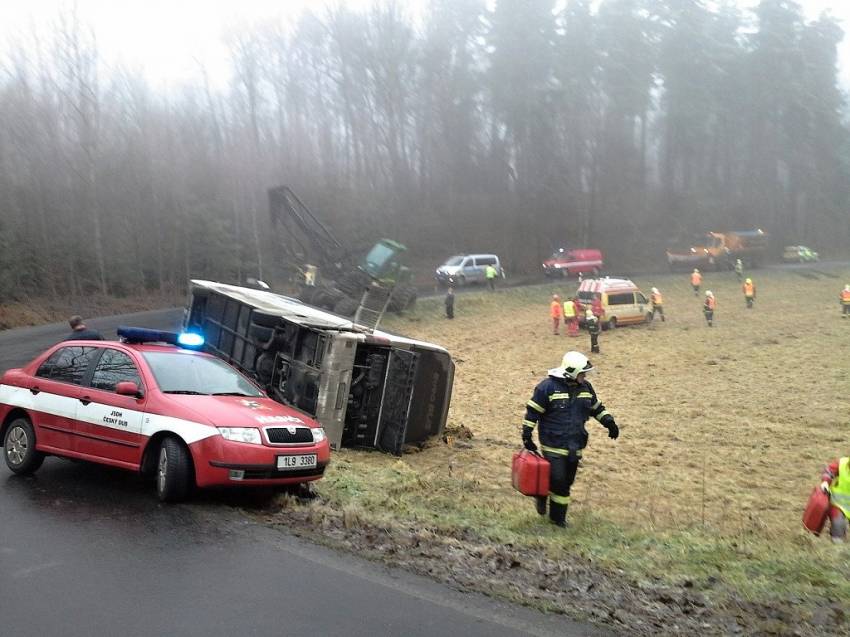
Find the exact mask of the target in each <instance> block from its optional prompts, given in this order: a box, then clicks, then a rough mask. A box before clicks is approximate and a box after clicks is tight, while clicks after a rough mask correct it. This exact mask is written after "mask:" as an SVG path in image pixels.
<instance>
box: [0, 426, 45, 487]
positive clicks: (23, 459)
mask: <svg viewBox="0 0 850 637" xmlns="http://www.w3.org/2000/svg"><path fill="white" fill-rule="evenodd" d="M3 450H4V454H3V455H4V456H5V457H6V465H7V466H8V467H9V469H11V470H12V472H13V473H18V474H25V473H32V472H33V471H36V470H37V469H38V468H39V467H40V466H41V463H42V462H44V454H43V453H41V452H40V451H36V448H35V430H34V429H33V427H32V424H31V423H30V421H29V420H27V419H26V418H16V419H15V420H13V421H12V422H11V423H9V427H8V429H6V436H5V437H4V439H3Z"/></svg>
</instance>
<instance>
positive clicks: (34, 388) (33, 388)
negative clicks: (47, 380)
mask: <svg viewBox="0 0 850 637" xmlns="http://www.w3.org/2000/svg"><path fill="white" fill-rule="evenodd" d="M40 391H41V390H40V389H39V388H38V387H30V393H31V394H32V395H33V396H35V395H36V394H38V393H39V392H40Z"/></svg>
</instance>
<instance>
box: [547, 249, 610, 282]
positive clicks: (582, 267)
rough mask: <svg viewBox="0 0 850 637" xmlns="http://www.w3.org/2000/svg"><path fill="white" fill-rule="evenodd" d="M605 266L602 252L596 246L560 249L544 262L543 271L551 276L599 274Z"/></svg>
mask: <svg viewBox="0 0 850 637" xmlns="http://www.w3.org/2000/svg"><path fill="white" fill-rule="evenodd" d="M603 267H604V263H603V262H602V252H601V251H599V250H596V249H594V248H575V249H573V250H565V249H564V248H560V249H558V250H557V251H556V252H554V253H553V254H552V256H551V257H549V258H548V259H546V260H545V261H544V262H543V273H544V274H545V275H546V276H549V277H559V276H560V277H568V276H578V275H579V274H591V275H593V276H598V275H599V273H600V272H601V271H602V268H603Z"/></svg>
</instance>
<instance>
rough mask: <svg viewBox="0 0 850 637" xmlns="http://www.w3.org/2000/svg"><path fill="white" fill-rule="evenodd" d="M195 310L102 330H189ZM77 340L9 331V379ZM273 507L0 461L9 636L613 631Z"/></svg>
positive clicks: (109, 322)
mask: <svg viewBox="0 0 850 637" xmlns="http://www.w3.org/2000/svg"><path fill="white" fill-rule="evenodd" d="M181 316H182V313H181V310H160V311H154V312H144V313H139V314H134V315H125V316H121V317H110V318H103V319H96V320H91V321H89V323H88V324H89V326H90V327H94V328H97V329H99V330H101V332H102V333H103V334H104V336H106V337H107V338H109V337H114V334H115V328H116V327H117V326H118V325H121V324H131V325H138V326H143V327H152V328H158V329H169V328H172V327H176V326H177V325H178V324H179V322H180V319H181ZM67 332H68V329H67V325H64V324H54V325H46V326H41V327H36V328H24V329H18V330H9V331H5V332H0V370H6V369H8V368H10V367H15V366H19V365H21V364H23V363H25V362H27V361H28V360H30V359H31V358H33V357H34V356H35V355H36V354H38V353H39V352H40V351H42V350H43V349H45V348H46V347H48V346H49V345H51V344H53V343H55V342H57V341H59V340H61V339H62V337H63V336H64V335H65V334H66V333H67ZM268 504H269V502H268V500H264V497H263V496H262V495H256V494H252V493H250V492H244V491H209V492H202V493H200V494H198V495H197V496H196V497H195V498H194V499H193V500H192V501H191V502H189V503H186V504H181V505H163V504H160V503H159V502H158V501H157V499H156V496H155V492H154V488H153V484H151V483H148V482H145V481H143V480H142V479H141V478H140V477H139V476H137V475H135V474H132V473H129V472H124V471H120V470H117V469H111V468H106V467H100V466H97V465H91V464H87V463H79V462H70V461H67V460H62V459H59V458H48V459H47V460H46V462H45V463H44V466H43V467H42V468H41V469H40V470H39V471H38V472H37V473H36V474H35V476H31V477H22V476H15V475H13V474H12V473H11V472H9V471H8V469H7V468H6V467H5V464H2V465H0V635H3V637H29V636H33V637H50V636H52V635H62V636H63V637H78V636H79V637H89V636H91V635H104V636H110V635H121V636H122V637H133V636H136V635H138V636H159V635H168V636H175V637H182V636H184V635H199V636H201V635H203V636H204V637H215V636H218V635H264V636H269V635H272V636H275V635H287V636H290V635H291V636H296V635H320V636H334V635H340V636H344V637H357V636H359V635H363V636H364V637H365V636H370V637H374V636H382V635H400V636H405V637H407V636H409V637H414V636H418V635H422V636H425V635H464V636H478V635H480V636H482V637H485V636H486V637H500V636H502V635H560V636H569V635H599V634H603V633H602V632H601V631H599V630H598V629H595V628H593V627H592V626H590V625H586V624H578V623H574V622H570V621H568V620H566V619H565V618H563V617H561V616H558V615H551V614H550V615H547V614H543V613H538V612H535V611H532V610H529V609H526V608H523V607H520V606H515V605H511V604H506V603H501V602H497V601H494V600H491V599H488V598H486V597H483V596H479V595H472V594H468V593H463V592H459V591H455V590H453V589H451V588H449V587H446V586H443V585H441V584H438V583H435V582H433V581H430V580H428V579H425V578H421V577H417V576H414V575H411V574H408V573H405V572H401V571H396V570H390V569H386V568H384V567H382V566H380V565H376V564H374V563H371V562H368V561H365V560H361V559H358V558H357V557H354V556H350V555H345V554H341V553H337V552H335V551H331V550H328V549H325V548H322V547H319V546H317V545H313V544H310V543H308V542H305V541H303V540H299V539H298V538H295V537H294V536H292V535H290V534H288V533H287V532H286V530H285V528H283V529H281V528H280V527H270V526H265V525H262V524H259V523H257V522H256V521H254V518H253V517H250V516H247V515H246V514H245V511H244V510H245V508H252V507H253V508H258V507H259V508H260V509H261V510H263V509H264V508H265V507H267V506H268Z"/></svg>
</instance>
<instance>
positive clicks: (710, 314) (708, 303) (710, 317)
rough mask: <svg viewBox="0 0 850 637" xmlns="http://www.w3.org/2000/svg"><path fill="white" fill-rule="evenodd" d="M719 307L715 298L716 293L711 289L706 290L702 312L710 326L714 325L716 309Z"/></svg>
mask: <svg viewBox="0 0 850 637" xmlns="http://www.w3.org/2000/svg"><path fill="white" fill-rule="evenodd" d="M716 307H717V301H715V300H714V293H713V292H712V291H711V290H706V291H705V301H703V304H702V313H703V315H704V316H705V322H706V323H708V326H709V327H712V326H713V325H714V309H715V308H716Z"/></svg>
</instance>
